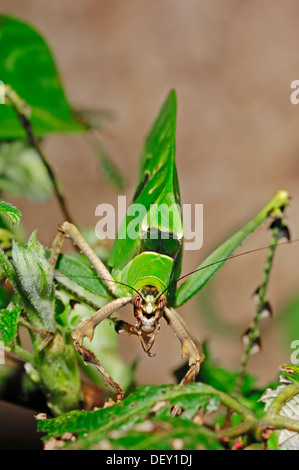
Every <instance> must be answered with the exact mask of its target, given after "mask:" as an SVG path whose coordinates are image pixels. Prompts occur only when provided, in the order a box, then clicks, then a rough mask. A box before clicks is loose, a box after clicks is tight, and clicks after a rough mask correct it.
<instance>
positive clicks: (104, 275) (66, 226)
mask: <svg viewBox="0 0 299 470" xmlns="http://www.w3.org/2000/svg"><path fill="white" fill-rule="evenodd" d="M65 237H67V238H70V239H71V240H72V241H73V242H74V243H75V245H77V247H78V248H79V249H80V250H81V251H82V253H84V254H85V256H86V257H87V258H88V259H89V261H90V262H91V264H92V266H93V268H94V270H95V271H96V273H97V274H98V275H99V277H100V278H101V279H102V281H103V283H104V284H105V285H106V287H107V288H108V290H109V292H111V294H113V295H115V291H116V288H115V282H114V279H113V277H112V276H111V274H110V272H109V271H108V269H107V268H106V266H105V265H104V264H103V263H102V261H101V260H100V259H99V258H98V257H97V255H96V254H95V252H94V251H93V250H92V248H90V246H89V245H88V243H87V242H86V241H85V240H84V238H83V237H82V235H81V233H80V232H79V230H78V229H77V227H76V226H75V225H73V224H70V223H69V222H63V224H62V225H61V226H60V227H59V231H58V233H57V235H56V237H55V239H54V241H53V244H52V251H51V256H50V259H49V263H50V264H51V266H53V268H54V267H55V265H56V262H57V258H58V255H59V253H60V251H61V247H62V244H63V241H64V238H65Z"/></svg>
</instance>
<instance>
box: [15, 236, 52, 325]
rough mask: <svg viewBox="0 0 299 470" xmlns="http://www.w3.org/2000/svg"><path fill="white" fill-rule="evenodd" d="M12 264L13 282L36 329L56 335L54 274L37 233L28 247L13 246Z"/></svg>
mask: <svg viewBox="0 0 299 470" xmlns="http://www.w3.org/2000/svg"><path fill="white" fill-rule="evenodd" d="M7 261H8V260H7ZM12 261H13V264H11V268H12V269H13V270H14V274H13V276H12V277H11V278H10V280H11V281H12V283H13V284H14V286H15V287H16V290H17V292H18V294H19V295H20V298H21V299H22V300H23V303H24V306H25V308H26V311H27V314H28V317H29V318H30V320H31V322H32V325H33V326H35V327H36V328H42V329H45V330H47V331H51V332H54V331H55V329H56V328H55V321H54V283H53V273H52V270H51V268H50V266H49V264H48V262H47V260H46V259H45V253H44V247H43V246H42V245H41V244H40V243H39V242H38V241H37V239H36V232H33V234H32V235H31V237H30V238H29V240H28V243H27V244H23V243H19V242H16V241H14V242H13V245H12Z"/></svg>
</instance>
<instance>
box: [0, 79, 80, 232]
mask: <svg viewBox="0 0 299 470" xmlns="http://www.w3.org/2000/svg"><path fill="white" fill-rule="evenodd" d="M5 97H6V98H7V100H8V102H9V103H10V104H11V106H12V108H13V109H14V111H15V113H16V115H17V117H18V119H19V121H20V123H21V124H22V127H23V129H24V130H25V132H26V135H27V139H28V142H29V144H30V145H31V146H32V147H33V148H34V149H35V150H36V152H37V154H38V155H39V157H40V158H41V160H42V162H43V164H44V165H45V168H46V170H47V172H48V175H49V177H50V179H51V181H52V184H53V188H54V192H55V195H56V197H57V200H58V203H59V205H60V207H61V210H62V213H63V216H64V218H65V219H66V220H68V221H69V222H72V223H73V220H72V216H71V214H70V211H69V209H68V207H67V204H66V201H65V199H64V196H63V194H62V190H61V188H60V185H59V182H58V180H57V177H56V175H55V173H54V171H53V169H52V167H51V165H50V163H49V160H48V157H47V156H46V154H45V153H44V151H43V149H42V148H41V146H40V144H39V141H38V139H37V137H36V136H35V134H34V131H33V128H32V124H31V122H30V117H29V116H30V111H31V110H30V108H29V106H28V105H27V103H26V102H25V101H24V100H23V99H22V98H21V97H20V96H19V95H18V94H17V93H16V91H15V90H13V89H12V88H11V87H10V86H9V85H5Z"/></svg>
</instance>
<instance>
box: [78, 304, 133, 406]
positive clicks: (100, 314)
mask: <svg viewBox="0 0 299 470" xmlns="http://www.w3.org/2000/svg"><path fill="white" fill-rule="evenodd" d="M131 300H132V298H131V297H121V298H119V299H115V300H112V302H110V303H109V304H108V305H105V306H104V307H102V308H101V309H100V310H98V311H97V312H95V313H94V314H93V315H92V316H91V317H90V318H88V319H87V320H85V321H84V322H83V323H81V325H79V326H78V328H76V330H75V332H74V333H73V335H72V339H73V342H74V347H75V349H76V351H77V352H78V353H79V354H81V356H82V357H83V360H84V363H85V364H93V365H94V366H95V367H96V368H97V369H98V371H99V372H100V373H101V374H102V375H103V377H104V382H105V383H107V384H109V385H110V386H111V387H112V388H114V390H115V391H116V393H117V401H120V400H122V399H123V397H124V392H123V390H122V389H121V388H120V386H119V385H118V384H117V383H116V382H114V380H113V379H112V377H110V375H109V374H108V372H107V371H106V370H105V369H104V367H103V366H102V364H101V363H100V362H99V360H98V359H97V358H96V356H95V354H94V353H93V352H92V351H90V350H89V349H87V348H86V347H85V346H83V340H84V338H85V337H87V338H88V339H89V340H90V341H92V338H93V335H94V330H95V328H96V326H97V325H98V324H99V323H100V322H101V321H102V320H104V319H105V318H107V317H109V315H111V314H112V313H113V312H115V311H117V310H119V309H120V308H121V307H124V306H125V305H126V304H127V303H129V302H130V301H131Z"/></svg>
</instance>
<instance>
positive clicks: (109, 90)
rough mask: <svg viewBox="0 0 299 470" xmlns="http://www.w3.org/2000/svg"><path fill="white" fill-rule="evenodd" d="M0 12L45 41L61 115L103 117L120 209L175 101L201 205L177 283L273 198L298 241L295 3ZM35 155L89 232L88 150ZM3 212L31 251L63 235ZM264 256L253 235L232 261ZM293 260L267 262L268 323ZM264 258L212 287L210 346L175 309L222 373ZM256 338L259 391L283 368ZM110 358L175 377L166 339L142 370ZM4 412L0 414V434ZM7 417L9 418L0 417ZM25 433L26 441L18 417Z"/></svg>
mask: <svg viewBox="0 0 299 470" xmlns="http://www.w3.org/2000/svg"><path fill="white" fill-rule="evenodd" d="M1 12H3V13H6V14H11V15H13V16H16V17H19V18H20V19H23V20H27V21H28V22H30V23H31V24H32V25H34V26H35V27H36V28H37V29H38V30H39V31H40V32H41V34H42V35H43V36H44V37H45V38H46V40H47V41H48V43H49V45H50V47H51V49H52V52H53V54H54V56H55V58H56V62H57V65H58V68H59V70H60V74H61V77H62V79H63V81H64V84H65V88H66V92H67V95H68V97H69V99H70V101H71V103H73V104H74V105H76V106H77V107H83V108H92V109H96V108H99V109H103V108H104V109H111V110H112V111H114V112H115V115H116V120H115V121H114V122H113V124H112V125H110V126H109V128H108V129H107V131H106V133H105V136H104V138H105V143H106V145H107V148H108V149H109V151H110V153H111V155H112V157H113V159H114V160H115V162H116V163H117V164H118V165H119V167H120V168H121V169H122V170H123V172H124V173H125V175H126V177H127V179H128V182H129V184H128V188H127V190H126V192H125V194H127V196H128V199H130V198H131V196H132V194H133V192H134V189H135V185H136V182H137V177H138V172H139V155H140V151H141V148H142V144H143V141H144V138H145V135H146V134H147V132H148V130H149V128H150V126H151V125H152V122H153V120H154V118H155V117H156V115H157V113H158V110H159V108H160V106H161V104H162V102H163V100H164V99H165V97H166V95H167V93H168V92H169V90H170V89H171V88H175V89H176V91H177V96H178V121H177V154H176V155H177V157H176V159H177V168H178V173H179V180H180V188H181V196H182V202H185V203H202V204H204V245H203V248H202V249H201V250H200V252H198V253H196V252H191V251H189V252H186V255H185V259H184V265H183V272H184V273H186V272H188V270H191V269H194V268H195V267H196V266H197V265H198V264H199V263H200V261H201V260H202V259H204V257H205V256H207V255H208V254H209V253H210V251H211V250H212V249H214V248H215V247H216V246H217V245H218V244H219V243H220V242H221V241H223V240H224V239H225V238H226V237H227V236H229V235H230V234H232V233H233V232H234V231H235V230H236V229H238V228H240V227H241V226H242V225H243V224H244V223H245V222H247V221H248V220H249V218H251V217H252V216H254V215H255V214H256V213H257V212H258V211H259V210H260V209H261V208H262V207H263V206H264V205H265V204H266V202H267V201H268V200H269V199H270V198H271V197H272V196H273V195H274V193H275V192H276V191H277V190H278V189H287V190H288V191H289V192H290V193H291V195H292V198H293V199H292V203H291V207H290V208H289V210H288V222H289V226H290V229H291V234H292V237H293V238H296V237H297V236H298V231H299V230H298V227H299V212H298V207H299V206H298V201H299V187H298V180H299V133H298V129H299V105H298V106H295V105H293V104H291V102H290V93H291V90H290V83H291V82H292V81H293V80H295V79H299V54H298V44H299V30H298V17H299V4H298V2H296V1H295V0H293V1H290V0H288V1H285V2H281V1H277V0H272V1H271V2H270V1H269V0H259V1H258V0H252V1H251V2H245V1H240V0H226V1H225V2H219V1H216V0H186V1H185V2H182V1H181V0H163V1H159V0H152V1H146V0H126V1H120V0H119V1H117V0H110V1H109V2H107V1H104V0H84V1H83V0H76V1H75V2H73V1H70V0H64V1H63V2H62V1H58V0H52V1H51V2H46V1H43V0H26V2H24V1H21V0H15V1H14V2H13V3H12V2H11V1H10V0H1ZM45 146H46V150H47V152H48V154H49V155H50V157H51V161H52V162H53V165H54V168H55V170H56V172H57V174H58V175H59V176H60V178H61V180H62V182H63V185H64V189H65V193H66V195H67V199H68V202H69V206H70V208H71V211H72V213H73V214H74V217H75V218H76V220H77V221H78V223H79V224H81V225H82V226H94V225H95V223H96V220H97V219H96V218H95V215H94V211H95V208H96V206H97V205H98V204H100V203H101V202H109V203H112V204H116V203H117V193H116V192H115V191H114V190H113V188H111V186H110V185H109V184H107V183H106V182H105V180H104V179H103V177H102V176H101V174H100V172H99V171H98V165H97V162H96V159H95V158H94V155H93V154H92V152H91V150H90V149H88V148H87V146H86V144H85V143H84V142H83V140H82V138H81V137H80V136H53V137H51V138H48V139H47V141H46V143H45ZM15 203H16V204H17V205H18V207H19V208H20V209H21V210H22V211H23V221H24V223H25V225H26V227H27V229H28V234H29V233H31V231H32V230H33V229H34V228H36V227H38V229H39V232H38V234H39V240H40V241H41V242H43V243H45V244H50V243H51V241H52V239H53V237H54V235H55V231H56V227H57V224H58V223H59V222H61V221H62V219H61V215H60V211H59V208H58V206H57V204H56V202H55V200H54V199H53V201H52V202H51V203H49V204H47V205H46V206H45V205H41V206H34V207H33V206H32V205H31V204H29V203H26V202H25V201H20V200H16V201H15ZM268 242H269V233H267V231H266V230H263V229H260V230H259V231H257V233H256V234H254V235H253V236H252V237H251V239H250V240H248V241H247V242H246V244H244V246H243V248H242V249H244V250H245V249H246V250H247V249H251V248H255V247H259V246H264V245H267V244H268ZM298 250H299V245H298V244H294V245H292V246H287V247H282V248H281V249H280V251H279V253H278V254H277V258H276V261H275V265H274V271H273V276H272V282H271V287H270V291H269V297H270V300H271V303H272V305H273V308H274V314H275V312H276V311H279V309H280V308H282V307H283V305H284V304H285V302H286V301H287V300H288V299H289V298H290V296H291V295H292V294H293V293H294V292H295V291H296V289H297V288H298V277H299V276H298V269H297V259H298ZM264 256H265V254H264V253H259V254H254V255H250V256H245V257H243V258H240V259H238V260H234V261H232V262H230V263H227V265H226V266H225V267H224V268H223V269H222V270H221V271H220V272H219V273H218V275H217V276H216V278H215V281H213V292H215V297H214V300H213V301H214V306H215V308H216V310H217V312H218V315H219V316H220V318H221V321H225V322H229V324H231V325H232V332H233V334H231V335H229V336H228V335H227V334H225V335H222V334H221V328H219V327H217V325H215V328H214V327H213V325H211V323H209V322H208V321H207V319H206V317H207V314H205V312H204V311H203V307H202V306H200V302H199V298H197V299H193V300H192V301H191V302H190V303H188V304H187V305H185V306H184V307H183V308H181V313H182V315H183V316H184V318H185V319H186V320H187V322H188V323H189V325H191V328H192V331H193V332H194V334H195V335H196V337H197V338H198V339H199V340H205V339H208V341H209V344H210V348H211V350H212V352H213V354H214V355H215V356H216V358H217V359H218V360H219V362H220V363H221V364H223V365H225V366H227V367H230V368H236V367H238V365H239V361H240V357H241V354H242V350H243V346H242V342H241V340H240V337H241V334H242V333H243V331H244V330H245V329H246V328H247V326H248V325H249V322H250V321H251V318H252V316H253V314H254V304H253V301H252V298H251V297H250V296H251V293H252V292H253V291H254V289H255V288H256V287H257V286H258V283H259V282H260V280H261V276H262V269H263V261H264ZM199 295H200V294H199ZM163 326H164V324H163ZM262 331H263V336H262V341H263V343H262V344H263V350H262V352H261V353H260V354H259V355H257V356H255V357H253V358H252V360H251V361H250V367H249V369H250V371H251V372H254V374H256V375H257V376H258V378H259V380H260V382H261V383H264V382H266V381H267V380H271V379H273V378H274V377H275V376H276V375H277V372H278V367H279V365H280V364H282V363H285V362H288V361H289V356H290V352H291V351H290V349H289V348H286V347H285V345H283V343H282V340H281V336H280V331H279V329H278V328H277V327H276V326H275V321H274V322H272V323H271V321H270V320H268V321H265V322H264V324H263V330H262ZM121 344H122V350H123V353H124V356H125V357H126V358H127V359H128V360H133V359H135V358H136V357H137V356H138V358H140V362H139V367H138V370H137V380H138V382H139V383H162V382H171V381H172V380H173V377H172V374H171V371H172V370H173V369H174V368H175V367H177V366H179V365H180V364H181V362H180V347H179V343H178V341H177V339H176V338H175V337H174V335H173V334H172V332H171V331H170V329H168V328H167V327H166V326H164V328H163V329H162V331H161V333H160V336H159V338H158V340H157V343H156V344H155V352H156V353H157V356H156V357H155V358H153V359H149V358H147V357H146V356H145V355H142V351H141V349H140V345H139V344H137V341H134V338H129V339H128V338H124V339H122V343H121ZM6 410H8V407H7V405H4V404H2V406H1V411H0V416H2V420H4V419H6V418H5V416H6V414H7V413H8V411H6ZM19 413H20V411H19V410H17V411H16V410H14V411H13V410H12V409H11V408H10V407H9V416H10V417H11V416H16V418H18V417H19V416H21V415H20V414H19ZM27 421H28V423H29V424H28V425H29V426H31V427H32V429H33V433H34V428H35V423H32V416H31V414H30V413H29V414H28V419H27ZM22 425H24V424H22ZM22 432H23V431H21V430H20V435H22ZM9 433H11V435H12V436H16V434H17V433H18V430H17V429H16V427H15V426H12V427H11V429H10V430H9V429H8V430H6V437H7V436H8V437H9Z"/></svg>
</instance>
